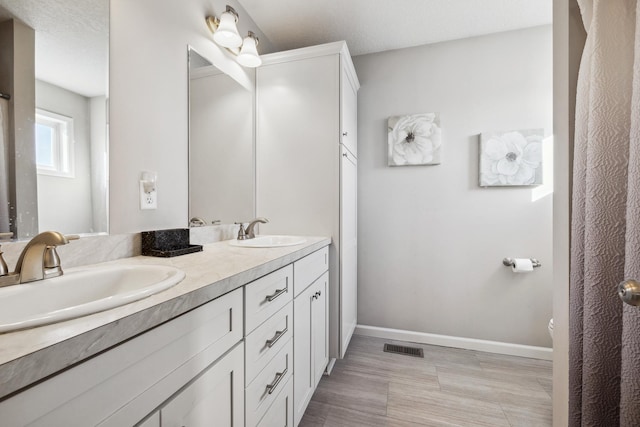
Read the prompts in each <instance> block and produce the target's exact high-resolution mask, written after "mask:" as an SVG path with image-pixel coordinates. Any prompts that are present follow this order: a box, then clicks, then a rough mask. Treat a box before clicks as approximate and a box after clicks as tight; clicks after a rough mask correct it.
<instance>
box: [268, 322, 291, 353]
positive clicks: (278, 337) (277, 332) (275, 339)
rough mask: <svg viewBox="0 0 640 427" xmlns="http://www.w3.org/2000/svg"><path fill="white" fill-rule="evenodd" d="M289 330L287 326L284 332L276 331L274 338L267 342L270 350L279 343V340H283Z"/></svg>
mask: <svg viewBox="0 0 640 427" xmlns="http://www.w3.org/2000/svg"><path fill="white" fill-rule="evenodd" d="M288 330H289V327H288V326H286V327H285V328H284V329H283V330H282V331H276V334H275V335H274V336H273V338H271V339H270V340H267V346H269V348H271V347H273V346H274V345H275V343H277V342H278V340H279V339H280V338H282V337H283V336H284V334H286V333H287V331H288Z"/></svg>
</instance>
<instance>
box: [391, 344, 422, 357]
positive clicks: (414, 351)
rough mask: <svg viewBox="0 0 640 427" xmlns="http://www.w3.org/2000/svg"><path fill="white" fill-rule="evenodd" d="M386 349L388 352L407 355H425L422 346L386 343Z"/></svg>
mask: <svg viewBox="0 0 640 427" xmlns="http://www.w3.org/2000/svg"><path fill="white" fill-rule="evenodd" d="M384 351H386V352H387V353H397V354H404V355H406V356H413V357H424V352H423V351H422V349H421V348H417V347H407V346H404V345H395V344H385V345H384Z"/></svg>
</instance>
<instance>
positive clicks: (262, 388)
mask: <svg viewBox="0 0 640 427" xmlns="http://www.w3.org/2000/svg"><path fill="white" fill-rule="evenodd" d="M292 373H293V340H289V341H288V342H287V343H286V345H285V346H284V348H283V349H282V350H280V352H279V353H278V354H277V355H276V357H274V358H273V360H271V361H270V362H269V363H268V364H267V366H266V367H265V368H264V369H263V370H262V372H260V373H259V374H258V376H257V377H256V379H255V380H253V382H252V383H251V384H250V385H249V387H247V388H246V390H245V408H246V411H247V412H246V414H245V415H246V416H245V420H246V422H247V426H255V425H257V424H258V422H259V421H260V420H261V419H262V417H263V416H264V414H265V413H266V412H267V410H268V409H269V407H270V406H271V404H272V403H273V402H274V401H275V400H276V397H278V395H279V392H280V391H282V390H283V388H284V386H285V385H286V384H287V382H288V381H289V379H290V378H291V374H292Z"/></svg>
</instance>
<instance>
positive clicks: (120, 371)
mask: <svg viewBox="0 0 640 427" xmlns="http://www.w3.org/2000/svg"><path fill="white" fill-rule="evenodd" d="M329 243H330V240H329V239H327V238H307V241H306V242H305V243H303V244H300V245H296V246H291V247H281V248H268V249H255V248H239V247H232V246H230V245H229V244H228V242H219V243H215V244H210V245H206V246H205V247H204V251H203V252H200V253H196V254H190V255H185V256H182V257H176V258H170V259H159V258H150V257H134V258H127V259H123V260H119V261H114V262H112V263H111V264H113V263H117V264H164V265H171V266H174V267H177V268H180V269H182V270H183V271H184V272H185V273H186V277H185V279H184V280H183V282H181V283H179V284H178V285H176V286H175V287H173V288H171V289H169V290H167V291H164V292H161V293H159V294H156V295H154V296H151V297H149V298H147V299H145V300H141V301H138V302H135V303H132V304H128V305H126V306H122V307H118V308H116V309H112V310H108V311H105V312H102V313H97V314H94V315H91V316H86V317H83V318H78V319H75V320H70V321H66V322H61V323H58V324H53V325H48V326H43V327H39V328H33V329H29V330H24V331H16V332H12V333H7V334H3V335H0V384H1V386H0V395H1V396H3V397H2V399H4V400H2V401H0V420H2V425H3V426H24V425H30V426H31V425H32V426H53V425H65V426H89V425H100V426H128V425H143V426H146V427H149V426H154V427H158V426H211V425H229V426H251V427H253V426H272V425H294V422H295V424H297V423H298V422H299V419H300V418H301V416H302V414H303V413H304V410H305V409H306V406H307V404H308V402H309V399H310V398H311V395H312V394H313V391H314V390H315V387H316V386H317V383H318V381H319V379H320V376H321V375H322V373H323V371H324V369H325V367H326V365H327V362H328V358H329V349H328V335H327V333H328V305H327V296H328V295H327V292H328V288H329V279H328V270H329V257H328V245H329ZM107 264H108V263H107ZM43 285H46V283H44V282H43ZM87 286H90V284H87ZM294 414H295V415H294Z"/></svg>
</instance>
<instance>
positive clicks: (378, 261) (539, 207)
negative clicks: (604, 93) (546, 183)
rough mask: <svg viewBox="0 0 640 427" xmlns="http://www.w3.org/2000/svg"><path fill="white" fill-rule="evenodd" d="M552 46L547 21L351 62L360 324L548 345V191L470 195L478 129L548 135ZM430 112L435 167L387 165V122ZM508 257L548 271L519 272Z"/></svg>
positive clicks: (475, 174)
mask: <svg viewBox="0 0 640 427" xmlns="http://www.w3.org/2000/svg"><path fill="white" fill-rule="evenodd" d="M551 47H552V31H551V27H550V26H545V27H538V28H532V29H527V30H520V31H512V32H507V33H501V34H494V35H489V36H483V37H476V38H471V39H464V40H458V41H452V42H446V43H439V44H434V45H428V46H421V47H415V48H409V49H403V50H397V51H389V52H383V53H378V54H370V55H363V56H359V57H356V58H354V63H355V67H356V71H357V73H358V77H359V79H360V83H361V85H362V87H361V89H360V92H359V94H358V97H359V98H358V135H359V138H358V180H359V183H358V185H359V202H358V209H359V215H358V231H359V236H358V237H359V242H358V247H359V254H358V263H359V267H358V292H359V296H358V306H359V310H358V322H359V324H361V325H370V326H379V327H386V328H394V329H404V330H409V331H416V332H426V333H434V334H443V335H451V336H456V337H466V338H476V339H482V340H492V341H501V342H508V343H516V344H525V345H534V346H550V345H551V340H550V338H549V335H548V332H547V322H548V321H549V318H551V315H552V286H551V285H552V282H551V281H552V271H553V261H552V200H551V199H552V196H551V195H547V196H546V197H542V198H539V199H538V200H534V198H535V197H534V195H537V194H538V193H539V192H536V190H533V189H531V188H480V187H479V186H478V145H479V138H478V135H479V134H480V133H481V132H484V131H492V130H514V129H531V128H544V129H545V134H546V135H550V134H551V132H552V68H551V67H552V49H551ZM424 112H439V113H440V115H441V125H442V130H443V150H444V152H443V162H442V164H441V165H439V166H417V167H394V168H390V167H387V159H386V150H387V130H386V129H387V118H388V117H389V116H394V115H402V114H411V113H424ZM548 166H549V167H551V165H548ZM506 256H511V257H528V256H530V257H536V258H538V259H539V260H540V261H541V262H542V264H543V267H542V268H539V269H536V271H534V272H533V273H530V274H519V275H516V274H513V273H511V271H510V270H509V269H508V268H506V267H504V266H503V265H502V259H503V258H504V257H506Z"/></svg>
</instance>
